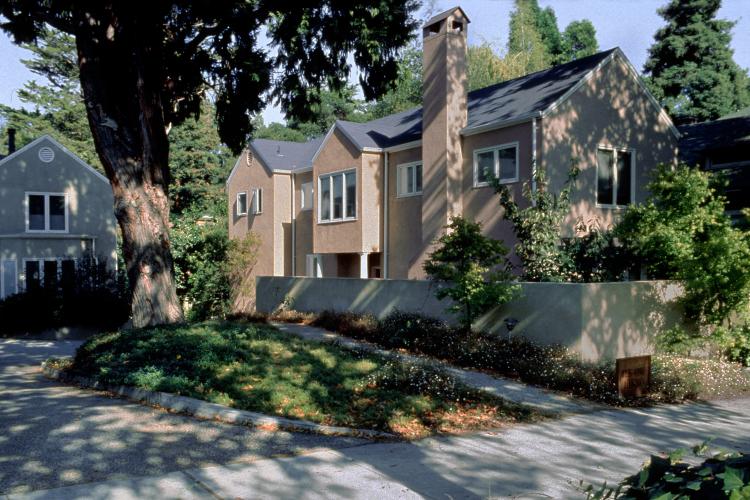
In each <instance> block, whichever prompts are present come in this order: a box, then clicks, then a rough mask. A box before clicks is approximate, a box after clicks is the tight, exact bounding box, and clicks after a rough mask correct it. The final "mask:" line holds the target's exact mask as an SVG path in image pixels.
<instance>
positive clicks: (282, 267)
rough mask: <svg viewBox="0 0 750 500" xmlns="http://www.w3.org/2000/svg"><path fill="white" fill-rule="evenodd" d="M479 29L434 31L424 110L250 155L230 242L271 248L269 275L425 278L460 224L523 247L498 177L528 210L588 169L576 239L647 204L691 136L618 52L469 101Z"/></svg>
mask: <svg viewBox="0 0 750 500" xmlns="http://www.w3.org/2000/svg"><path fill="white" fill-rule="evenodd" d="M468 25H469V19H468V17H467V16H466V14H465V13H464V11H463V10H462V9H461V8H454V9H451V10H448V11H446V12H443V13H442V14H440V15H438V16H435V17H433V18H432V19H430V20H429V21H428V22H427V23H426V24H425V26H424V28H423V44H424V47H423V48H424V50H423V54H424V55H423V57H424V61H423V62H424V65H423V71H424V75H423V77H424V88H423V106H422V107H420V108H416V109H412V110H408V111H405V112H402V113H398V114H394V115H391V116H387V117H384V118H381V119H378V120H374V121H370V122H367V123H352V122H347V121H337V122H336V123H335V124H334V125H333V126H332V127H331V129H330V130H329V131H328V133H327V134H326V135H325V137H318V138H315V139H313V140H311V141H309V142H307V143H293V142H284V141H271V140H254V141H252V142H251V143H250V144H249V145H248V147H247V149H246V151H245V152H244V153H243V154H242V155H241V156H240V158H239V159H238V160H237V163H236V164H235V166H234V168H233V170H232V173H231V174H230V176H229V179H228V180H227V193H228V202H229V207H230V210H229V234H230V236H231V237H232V238H239V237H242V236H243V235H245V234H246V233H247V232H249V231H253V232H255V233H257V234H258V235H259V236H260V238H261V241H262V246H261V249H260V254H259V257H258V263H257V265H256V268H255V270H254V272H255V273H256V274H257V275H275V276H325V277H328V276H339V277H362V278H367V277H369V278H401V279H419V278H423V277H424V271H423V269H422V264H423V262H424V260H425V258H426V257H427V255H429V253H430V251H431V247H432V245H433V242H434V240H435V239H436V238H437V237H438V236H439V235H440V234H441V233H442V232H443V231H444V227H445V225H446V224H447V223H448V221H449V218H450V217H451V216H452V215H463V216H465V217H467V218H469V219H472V220H475V221H478V222H481V223H482V225H483V229H484V231H485V232H486V233H487V234H489V235H490V236H492V237H494V238H497V239H501V240H504V241H505V242H506V244H507V245H508V246H510V247H512V246H513V244H514V242H515V241H514V235H513V232H512V228H511V226H510V224H509V223H508V222H507V221H504V220H502V209H501V208H500V207H499V205H498V198H497V195H496V194H495V193H494V190H493V189H492V188H491V187H489V186H488V183H487V176H486V169H489V170H491V171H493V172H494V173H495V175H497V176H498V177H499V178H500V180H501V182H503V183H506V184H508V185H509V186H510V188H511V190H512V193H513V195H514V196H515V197H516V199H517V200H521V199H522V198H521V189H522V185H523V183H524V181H528V180H530V179H531V178H532V172H533V171H534V170H535V169H537V168H544V169H546V171H547V172H548V175H549V177H550V181H551V186H552V187H553V189H559V188H560V187H561V186H562V184H563V183H564V182H565V179H566V178H567V174H568V172H569V169H570V166H571V161H572V160H574V159H576V160H577V164H578V167H579V168H580V169H581V174H580V176H579V178H578V180H577V185H576V190H575V193H574V196H573V202H572V208H571V212H570V214H569V216H568V218H567V220H566V221H565V227H564V231H566V233H567V234H570V235H572V234H573V232H574V227H575V225H576V223H577V222H578V221H583V222H586V223H590V222H592V221H594V220H597V221H599V223H600V224H602V225H605V226H606V225H609V224H612V223H613V222H615V221H616V220H617V218H618V216H619V214H621V213H622V211H623V209H624V208H625V207H626V206H627V205H628V204H630V203H632V202H635V201H642V200H644V199H645V196H646V192H645V190H644V186H645V185H646V183H647V182H648V175H649V172H650V171H651V170H652V169H653V168H654V167H655V166H656V165H657V164H659V163H662V162H674V159H675V158H676V156H677V148H678V137H679V134H678V132H677V130H676V128H675V127H674V125H673V124H672V122H671V120H670V118H669V117H668V116H667V114H666V113H665V112H664V110H663V109H662V108H661V107H660V106H659V104H658V103H657V101H656V100H655V99H654V97H653V96H652V95H651V94H650V93H649V92H648V90H647V89H646V87H645V85H644V84H643V82H642V81H641V79H640V78H639V76H638V73H637V71H636V70H635V68H634V67H633V65H632V64H631V63H630V62H629V61H628V59H627V58H626V57H625V55H624V54H623V53H622V51H621V50H620V49H617V48H615V49H612V50H608V51H604V52H600V53H598V54H595V55H593V56H590V57H586V58H582V59H579V60H576V61H573V62H570V63H567V64H563V65H560V66H555V67H552V68H549V69H547V70H544V71H540V72H537V73H533V74H530V75H526V76H524V77H521V78H517V79H514V80H510V81H506V82H503V83H500V84H497V85H493V86H490V87H487V88H483V89H479V90H475V91H473V92H468V93H467V29H468Z"/></svg>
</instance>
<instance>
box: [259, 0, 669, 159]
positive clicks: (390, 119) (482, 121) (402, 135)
mask: <svg viewBox="0 0 750 500" xmlns="http://www.w3.org/2000/svg"><path fill="white" fill-rule="evenodd" d="M451 11H452V10H451ZM451 11H446V12H451ZM443 14H445V13H443ZM443 14H440V15H443ZM440 15H438V17H439V16H440ZM615 56H619V57H620V58H622V61H623V62H624V63H625V64H626V66H627V67H628V69H629V73H630V74H631V76H633V77H634V78H635V79H636V81H637V82H638V84H639V85H640V86H641V88H642V89H643V90H644V92H646V95H647V96H648V99H649V100H650V101H651V103H652V105H653V106H654V107H655V109H656V110H658V112H659V113H660V115H661V116H662V117H663V119H665V120H666V122H667V124H668V125H669V127H670V129H671V130H672V132H673V133H674V134H675V136H679V133H678V132H677V129H676V128H675V127H674V125H673V124H672V121H671V120H670V119H669V117H668V116H667V115H666V113H665V112H664V110H663V109H662V108H661V106H660V105H659V103H658V102H657V101H656V99H655V98H654V97H653V96H652V95H651V93H650V92H649V91H648V89H647V88H646V87H645V85H644V84H643V82H642V80H641V79H640V77H639V76H638V72H637V71H636V70H635V68H634V67H633V65H632V64H631V63H630V61H628V59H627V58H626V57H625V55H624V54H623V53H622V51H621V50H620V49H619V48H614V49H610V50H605V51H603V52H599V53H597V54H594V55H591V56H588V57H583V58H581V59H577V60H575V61H571V62H569V63H566V64H560V65H558V66H553V67H551V68H548V69H545V70H542V71H537V72H535V73H531V74H528V75H525V76H522V77H520V78H515V79H513V80H508V81H506V82H502V83H498V84H496V85H492V86H489V87H485V88H483V89H478V90H475V91H473V92H469V94H468V96H467V107H468V117H467V126H466V127H465V128H464V129H463V130H462V131H461V133H462V134H464V135H470V134H472V133H479V132H482V131H484V130H491V129H495V128H502V127H505V126H508V125H511V124H513V123H518V122H521V121H524V120H531V118H532V117H542V116H544V115H545V114H546V113H549V112H550V111H552V110H553V109H555V108H556V107H557V106H559V105H560V104H561V103H562V102H565V100H566V99H567V98H568V97H569V96H570V95H572V94H573V93H574V92H575V91H576V90H577V89H579V88H580V87H581V86H582V85H583V84H584V83H585V82H586V81H588V79H590V78H591V76H592V75H593V74H594V73H595V71H596V70H597V69H599V68H601V67H603V66H604V65H605V64H607V63H609V62H610V61H612V60H613V59H614V57H615ZM334 129H338V130H339V131H340V132H341V133H342V134H344V135H345V136H346V137H347V138H348V139H349V140H350V141H351V142H352V144H354V145H355V146H356V147H357V148H359V149H360V150H361V151H368V150H370V151H383V150H385V149H388V148H393V147H396V146H400V145H404V144H408V143H413V142H417V141H420V140H421V139H422V108H421V107H417V108H413V109H409V110H407V111H403V112H401V113H396V114H393V115H389V116H385V117H383V118H379V119H377V120H372V121H369V122H365V123H356V122H350V121H343V120H337V121H336V122H335V123H334V125H333V127H331V129H330V130H329V132H328V134H327V135H326V136H325V137H318V138H316V139H313V140H312V141H308V142H307V143H293V142H286V141H270V140H264V139H258V140H255V141H253V142H252V143H251V147H252V148H253V149H254V150H256V151H258V153H259V154H260V150H261V149H262V150H263V151H264V153H263V158H264V162H265V163H266V164H267V165H268V167H269V168H271V169H272V170H274V171H276V169H279V170H284V171H288V170H296V169H299V168H305V167H309V166H310V165H311V163H312V161H313V159H314V158H315V157H316V156H317V153H318V151H319V149H320V147H321V146H322V144H323V143H324V142H325V141H326V139H327V137H328V136H330V135H332V133H333V131H334ZM278 148H281V150H282V152H283V151H285V150H287V151H288V153H282V154H284V155H285V156H286V158H284V157H278V155H276V151H277V149H278ZM308 155H309V156H308ZM290 160H291V161H290Z"/></svg>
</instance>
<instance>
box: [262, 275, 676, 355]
mask: <svg viewBox="0 0 750 500" xmlns="http://www.w3.org/2000/svg"><path fill="white" fill-rule="evenodd" d="M435 288H436V285H435V284H434V283H433V282H431V281H421V280H365V279H355V278H291V277H270V276H262V277H259V278H257V303H256V308H257V310H258V311H259V312H266V313H267V312H272V311H274V310H276V309H277V308H279V307H282V304H285V305H286V307H287V308H289V309H295V310H297V311H304V312H321V311H323V310H326V309H331V310H335V311H342V312H343V311H350V312H355V313H369V314H373V315H375V316H378V317H383V316H386V315H387V314H388V313H390V312H392V311H394V310H396V309H398V310H400V311H408V312H415V313H420V314H424V315H427V316H433V317H437V318H442V319H445V320H448V321H452V320H453V317H452V316H450V315H449V314H447V313H446V312H445V309H446V307H447V306H448V304H449V302H448V301H438V300H437V299H436V298H435ZM521 289H522V291H521V295H520V296H519V297H518V298H517V299H515V300H513V301H512V302H509V303H508V304H505V305H503V306H499V307H497V308H495V309H493V310H491V311H490V312H489V313H488V314H486V315H484V316H483V317H482V318H480V319H479V320H478V321H477V322H476V324H475V326H476V327H477V328H480V329H485V330H489V331H493V332H497V333H499V334H502V335H507V330H506V328H505V319H506V318H509V317H512V318H515V319H517V320H518V321H519V323H518V326H516V328H515V329H514V330H513V335H525V336H526V337H528V338H530V339H533V340H536V341H538V342H541V343H554V344H563V345H565V346H568V347H570V348H571V349H573V350H574V351H576V352H577V353H579V354H580V355H581V358H582V359H585V360H589V361H599V360H602V359H607V358H610V359H611V358H619V357H625V356H637V355H640V354H651V353H653V339H654V338H655V335H656V334H657V333H658V332H660V331H662V330H664V329H666V328H669V327H671V326H673V325H675V324H676V323H678V322H679V321H680V320H681V318H682V312H681V309H680V307H679V306H678V304H677V303H676V299H677V298H678V297H679V296H680V294H681V293H682V289H681V287H680V286H679V285H678V284H675V283H670V282H665V281H629V282H618V283H521Z"/></svg>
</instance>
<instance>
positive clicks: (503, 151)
mask: <svg viewBox="0 0 750 500" xmlns="http://www.w3.org/2000/svg"><path fill="white" fill-rule="evenodd" d="M489 174H494V175H495V177H497V178H498V179H499V180H500V182H501V183H503V184H509V183H511V182H518V143H517V142H512V143H509V144H501V145H499V146H492V147H489V148H482V149H475V150H474V187H483V186H489V180H490V176H489Z"/></svg>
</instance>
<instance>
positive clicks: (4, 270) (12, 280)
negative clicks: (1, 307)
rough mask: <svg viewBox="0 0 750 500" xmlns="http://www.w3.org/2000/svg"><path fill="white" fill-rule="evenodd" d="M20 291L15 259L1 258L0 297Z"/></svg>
mask: <svg viewBox="0 0 750 500" xmlns="http://www.w3.org/2000/svg"><path fill="white" fill-rule="evenodd" d="M17 293H18V268H17V265H16V261H15V259H10V260H0V299H4V298H5V297H10V296H11V295H15V294H17Z"/></svg>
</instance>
